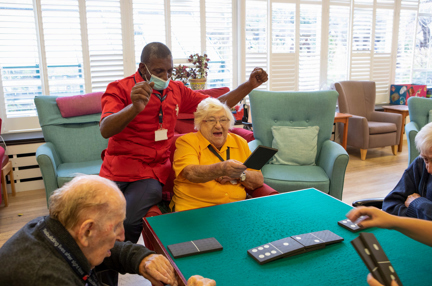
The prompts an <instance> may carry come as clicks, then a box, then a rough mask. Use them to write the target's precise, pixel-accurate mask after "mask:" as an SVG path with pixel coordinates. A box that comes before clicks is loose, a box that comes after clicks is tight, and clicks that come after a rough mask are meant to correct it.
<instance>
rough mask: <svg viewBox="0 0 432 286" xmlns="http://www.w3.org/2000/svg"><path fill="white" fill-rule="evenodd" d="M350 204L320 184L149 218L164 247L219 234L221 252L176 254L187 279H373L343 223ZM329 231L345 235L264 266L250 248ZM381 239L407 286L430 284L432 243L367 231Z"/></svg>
mask: <svg viewBox="0 0 432 286" xmlns="http://www.w3.org/2000/svg"><path fill="white" fill-rule="evenodd" d="M350 209H352V207H351V206H349V205H347V204H345V203H343V202H341V201H339V200H337V199H335V198H333V197H331V196H329V195H327V194H324V193H322V192H320V191H317V190H315V189H307V190H302V191H296V192H289V193H284V194H279V195H275V196H268V197H262V198H256V199H249V200H245V201H241V202H236V203H230V204H224V205H218V206H214V207H208V208H202V209H196V210H190V211H185V212H178V213H171V214H166V215H161V216H156V217H151V218H148V219H147V220H148V222H149V224H150V226H151V227H152V228H153V230H154V232H155V233H156V234H157V236H158V238H159V239H160V241H161V242H162V243H163V245H164V246H165V247H166V246H167V245H170V244H175V243H180V242H185V241H190V240H197V239H203V238H209V237H215V238H216V239H217V240H218V241H219V242H220V243H221V244H222V246H223V250H222V251H216V252H211V253H204V254H199V255H194V256H189V257H183V258H178V259H173V260H174V262H175V263H176V265H177V267H178V268H179V269H180V271H181V272H182V274H183V275H184V277H185V278H186V279H188V278H189V277H190V276H192V275H195V274H199V275H202V276H204V277H208V278H212V279H215V280H216V282H217V285H218V286H224V285H247V286H252V285H335V286H336V285H338V286H339V285H367V283H366V276H367V274H368V270H367V268H366V266H365V265H364V264H363V262H362V260H361V259H360V257H359V256H358V254H357V253H356V251H355V249H354V248H353V247H352V245H351V243H350V241H351V240H353V239H354V238H356V237H357V236H358V233H352V232H350V231H348V230H346V229H344V228H342V227H340V226H339V225H338V224H337V222H338V221H340V220H342V219H344V218H345V214H346V213H347V212H348V211H349V210H350ZM326 229H327V230H330V231H332V232H334V233H336V234H337V235H339V236H342V237H343V238H344V239H345V240H344V241H343V242H341V243H337V244H333V245H329V246H326V247H325V248H324V249H320V250H316V251H312V252H309V253H305V254H301V255H297V256H293V257H288V258H282V259H279V260H275V261H272V262H269V263H267V264H264V265H260V264H258V263H257V262H256V261H255V260H254V259H252V257H250V256H249V255H248V254H247V250H248V249H251V248H253V247H256V246H259V245H263V244H265V243H268V242H272V241H275V240H278V239H282V238H284V237H288V236H293V235H296V234H303V233H309V232H314V231H320V230H326ZM365 232H372V233H374V234H375V236H376V237H377V239H378V241H379V242H380V244H381V245H382V247H383V249H384V251H385V252H386V254H387V256H388V258H389V259H390V262H391V263H392V264H393V266H394V268H395V270H396V272H397V274H398V275H399V278H400V279H401V281H402V282H403V283H404V285H405V286H406V285H431V284H432V271H431V268H432V266H431V263H430V262H431V260H432V248H431V247H428V246H426V245H423V244H421V243H419V242H417V241H414V240H412V239H410V238H408V237H406V236H404V235H403V234H401V233H399V232H397V231H392V230H384V229H378V228H372V229H367V230H365Z"/></svg>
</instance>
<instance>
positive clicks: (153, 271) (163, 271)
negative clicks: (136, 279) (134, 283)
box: [139, 254, 178, 286]
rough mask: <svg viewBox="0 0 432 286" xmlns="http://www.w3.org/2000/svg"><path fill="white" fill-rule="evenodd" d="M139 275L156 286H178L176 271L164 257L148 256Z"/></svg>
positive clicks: (140, 267)
mask: <svg viewBox="0 0 432 286" xmlns="http://www.w3.org/2000/svg"><path fill="white" fill-rule="evenodd" d="M139 273H140V274H141V275H142V276H144V277H145V278H146V279H148V280H149V281H150V282H151V283H152V284H153V285H155V286H163V285H164V284H169V285H172V286H177V285H178V284H177V279H176V276H175V273H174V269H173V267H172V266H171V264H170V263H169V261H168V259H166V258H165V256H163V255H159V254H150V255H149V256H146V257H145V258H144V259H143V260H142V261H141V263H140V265H139ZM162 282H163V283H162Z"/></svg>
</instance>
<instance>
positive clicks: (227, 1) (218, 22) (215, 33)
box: [205, 0, 233, 88]
mask: <svg viewBox="0 0 432 286" xmlns="http://www.w3.org/2000/svg"><path fill="white" fill-rule="evenodd" d="M205 10H206V47H207V55H208V57H209V58H210V63H209V73H208V79H207V88H213V87H223V86H227V87H230V88H233V86H232V79H233V35H232V25H233V23H232V21H233V12H232V1H231V0H218V1H214V0H207V1H206V4H205Z"/></svg>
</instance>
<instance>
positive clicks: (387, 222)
mask: <svg viewBox="0 0 432 286" xmlns="http://www.w3.org/2000/svg"><path fill="white" fill-rule="evenodd" d="M361 216H367V217H366V218H365V219H364V220H362V221H361V222H359V223H358V226H360V227H362V228H369V227H380V228H392V227H393V225H394V223H393V222H394V220H395V217H394V216H392V215H390V214H388V213H386V212H384V211H382V210H380V209H377V208H374V207H358V208H355V209H352V210H351V211H350V212H349V213H348V214H347V218H349V219H350V220H351V221H352V222H355V221H356V220H357V219H358V218H360V217H361Z"/></svg>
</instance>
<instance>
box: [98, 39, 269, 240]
mask: <svg viewBox="0 0 432 286" xmlns="http://www.w3.org/2000/svg"><path fill="white" fill-rule="evenodd" d="M172 71H173V59H172V55H171V51H170V50H169V48H168V47H167V46H165V45H164V44H162V43H150V44H148V45H146V46H145V47H144V49H143V51H142V54H141V63H140V64H139V68H138V71H137V72H136V73H135V74H134V75H131V76H129V77H126V78H124V79H122V80H118V81H115V82H112V83H110V84H109V85H108V87H107V89H106V92H105V93H104V95H103V96H102V118H101V122H100V131H101V134H102V136H103V137H104V138H109V141H108V148H107V149H106V150H104V152H103V153H102V157H103V163H102V167H101V171H100V176H102V177H105V178H108V179H110V180H112V181H115V182H116V183H117V185H118V186H119V188H120V190H121V191H122V192H123V194H124V196H125V198H126V220H125V222H124V224H125V225H124V226H125V240H126V241H128V240H129V241H132V242H134V243H136V242H137V241H138V239H139V236H140V233H141V231H142V224H143V223H142V218H143V217H144V216H145V215H146V213H147V211H148V210H149V209H150V207H151V206H153V205H155V204H157V203H158V202H160V201H161V199H162V186H163V184H165V182H166V180H167V178H168V175H169V173H170V171H171V162H170V160H169V147H170V145H171V142H172V137H173V135H174V127H175V125H176V121H177V116H178V114H179V113H193V112H194V111H195V110H196V107H197V105H198V103H200V102H201V100H203V99H205V98H207V97H208V96H207V95H204V94H202V93H200V92H198V91H193V90H191V89H189V88H187V87H185V86H184V85H183V83H182V82H180V81H170V78H171V74H172ZM267 79H268V77H267V73H266V72H265V71H264V70H263V69H261V68H255V69H254V70H253V71H252V73H251V75H250V77H249V80H248V81H246V82H245V83H243V84H241V85H240V86H239V87H237V88H236V89H234V90H232V91H230V92H228V93H226V94H224V95H222V96H221V97H219V100H220V101H222V102H226V103H227V105H228V106H229V107H232V106H234V105H235V104H237V103H238V102H239V101H240V100H241V99H243V97H245V96H246V95H247V94H249V93H250V92H251V91H252V90H253V89H254V88H257V87H258V86H260V85H261V84H262V83H264V82H266V81H267Z"/></svg>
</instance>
